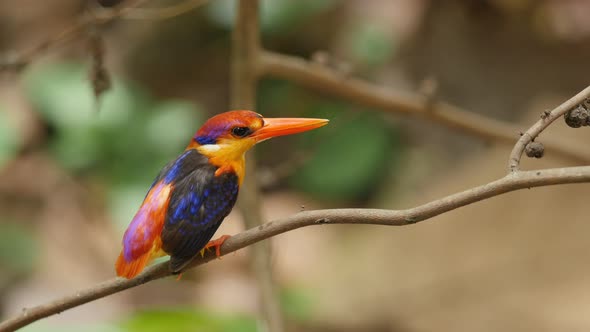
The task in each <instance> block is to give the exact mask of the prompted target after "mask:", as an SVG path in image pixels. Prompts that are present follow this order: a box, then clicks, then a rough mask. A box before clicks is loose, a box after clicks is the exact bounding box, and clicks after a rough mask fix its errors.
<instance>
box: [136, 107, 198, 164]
mask: <svg viewBox="0 0 590 332" xmlns="http://www.w3.org/2000/svg"><path fill="white" fill-rule="evenodd" d="M203 120H204V119H199V117H198V116H197V112H195V108H194V106H193V105H192V104H190V103H187V102H183V101H177V100H171V101H165V102H162V103H160V104H158V105H157V106H156V107H155V108H154V115H153V116H152V117H151V118H150V119H149V120H148V122H147V125H146V128H145V130H146V138H147V139H146V141H145V144H150V145H151V147H152V148H153V149H156V150H160V151H162V152H163V153H169V152H170V151H175V150H176V149H178V148H179V147H180V146H184V145H187V144H188V143H189V141H190V139H191V138H192V137H193V135H194V133H195V132H196V129H197V124H198V123H202V122H203Z"/></svg>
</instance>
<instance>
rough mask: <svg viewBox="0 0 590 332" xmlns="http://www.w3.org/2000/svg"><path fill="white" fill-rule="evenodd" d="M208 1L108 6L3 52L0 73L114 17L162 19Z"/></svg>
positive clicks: (130, 0)
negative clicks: (38, 39)
mask: <svg viewBox="0 0 590 332" xmlns="http://www.w3.org/2000/svg"><path fill="white" fill-rule="evenodd" d="M208 1H209V0H187V1H185V2H182V3H179V4H176V5H172V6H169V7H162V8H136V7H137V6H140V5H141V4H143V3H145V2H146V0H127V1H124V2H122V3H121V4H119V5H117V6H115V7H113V8H110V9H102V10H95V11H93V12H91V13H89V14H87V15H84V16H82V17H81V18H80V19H79V20H78V21H77V22H74V23H73V24H72V25H71V26H68V27H66V28H65V29H63V30H62V31H60V32H59V33H57V34H55V35H53V36H50V37H48V38H47V39H46V40H44V41H42V42H41V43H39V44H37V45H35V46H33V47H31V48H30V49H28V50H25V51H22V52H20V53H14V54H7V55H3V56H2V57H0V72H2V71H19V70H22V69H23V68H25V67H26V66H27V65H29V64H30V63H31V62H32V61H33V60H34V59H35V58H36V57H38V56H40V55H42V54H43V53H45V52H47V51H49V50H51V49H52V48H54V47H57V46H60V45H62V44H64V43H66V42H68V41H71V40H74V39H76V38H77V37H79V36H80V35H82V34H83V33H84V32H85V31H86V30H88V29H89V28H91V27H94V26H98V25H103V24H106V23H109V22H111V21H114V20H116V19H118V18H128V19H147V20H162V19H169V18H172V17H176V16H178V15H181V14H184V13H186V12H188V11H190V10H193V9H195V8H197V7H199V6H202V5H204V4H206V3H207V2H208Z"/></svg>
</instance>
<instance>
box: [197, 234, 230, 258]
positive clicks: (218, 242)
mask: <svg viewBox="0 0 590 332" xmlns="http://www.w3.org/2000/svg"><path fill="white" fill-rule="evenodd" d="M230 237H231V236H229V235H222V236H220V237H219V238H218V239H215V240H213V241H209V243H207V244H206V245H205V247H204V248H203V249H201V258H202V257H205V250H209V248H212V247H213V248H215V257H217V258H219V259H221V245H223V243H224V242H225V240H227V239H229V238H230Z"/></svg>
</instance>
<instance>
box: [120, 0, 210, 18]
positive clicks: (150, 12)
mask: <svg viewBox="0 0 590 332" xmlns="http://www.w3.org/2000/svg"><path fill="white" fill-rule="evenodd" d="M207 2H209V0H186V1H183V2H181V3H177V4H175V5H170V6H168V7H161V8H130V9H129V10H128V11H126V12H125V16H123V17H122V18H124V19H127V20H167V19H170V18H173V17H176V16H180V15H182V14H185V13H188V12H189V11H191V10H194V9H197V8H199V7H200V6H202V5H204V4H206V3H207Z"/></svg>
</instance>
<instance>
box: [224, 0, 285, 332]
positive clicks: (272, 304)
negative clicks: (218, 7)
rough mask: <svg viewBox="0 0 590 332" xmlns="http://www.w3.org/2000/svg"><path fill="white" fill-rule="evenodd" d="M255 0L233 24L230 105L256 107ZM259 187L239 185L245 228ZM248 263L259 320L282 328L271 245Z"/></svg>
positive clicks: (255, 215) (252, 168) (251, 182)
mask: <svg viewBox="0 0 590 332" xmlns="http://www.w3.org/2000/svg"><path fill="white" fill-rule="evenodd" d="M258 7H259V3H258V0H240V1H238V11H237V17H236V24H235V27H234V30H233V33H232V58H231V108H232V109H251V110H255V109H256V90H257V85H258V78H259V72H260V70H259V66H258V60H259V59H260V31H259V29H260V28H259V23H258V22H259V17H258V13H259V8H258ZM255 157H256V156H255V155H254V154H253V153H251V154H250V156H249V157H248V158H247V165H246V167H247V169H248V173H249V174H250V175H252V174H255V173H256V158H255ZM261 206H262V204H261V200H260V190H259V188H258V183H257V182H256V177H254V176H246V178H245V179H244V183H243V185H242V188H241V193H240V198H239V199H238V208H239V209H240V211H241V212H242V216H243V217H244V223H245V225H246V228H254V227H256V226H259V225H260V223H262V221H263V220H264V218H263V216H262V208H261ZM250 263H251V264H250V266H251V270H252V273H253V275H254V277H255V280H256V286H257V289H258V295H259V302H260V316H261V317H260V318H261V319H260V322H261V323H262V324H263V325H264V326H263V330H265V331H273V332H282V331H284V323H283V316H282V312H281V306H280V304H279V300H278V296H277V295H276V290H275V284H274V282H273V276H272V275H273V274H272V266H271V247H270V245H269V243H268V242H265V243H259V244H257V245H255V246H253V247H252V250H251V255H250Z"/></svg>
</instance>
